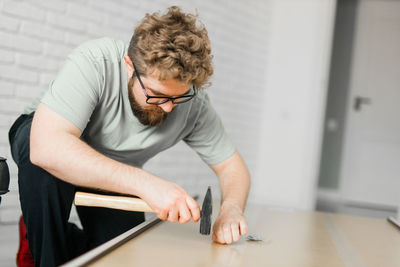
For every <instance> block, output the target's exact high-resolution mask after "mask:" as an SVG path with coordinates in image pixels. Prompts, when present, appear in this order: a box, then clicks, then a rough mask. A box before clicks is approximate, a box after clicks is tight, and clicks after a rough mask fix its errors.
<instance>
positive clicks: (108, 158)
mask: <svg viewBox="0 0 400 267" xmlns="http://www.w3.org/2000/svg"><path fill="white" fill-rule="evenodd" d="M211 58H212V56H211V49H210V42H209V39H208V36H207V31H206V29H205V28H204V27H203V26H202V25H197V22H196V16H194V15H191V14H185V13H182V12H181V10H180V9H179V8H178V7H171V8H169V10H168V12H167V13H166V14H164V15H161V14H159V13H154V14H151V15H149V14H147V15H146V16H145V18H144V19H143V20H142V22H141V23H140V25H139V26H137V27H136V29H135V31H134V35H133V37H132V39H131V42H130V45H129V47H126V46H125V45H124V44H123V43H122V42H120V41H116V40H113V39H110V38H102V39H98V40H94V41H90V42H87V43H85V44H83V45H81V46H80V47H78V48H77V49H75V50H74V51H73V52H72V53H71V55H69V57H68V59H67V61H66V63H65V64H64V66H63V67H62V69H61V70H60V72H59V73H58V75H57V76H56V77H55V79H54V81H53V82H51V84H50V86H49V89H48V90H47V92H45V94H44V95H43V97H41V98H40V103H39V104H33V105H32V107H30V108H28V109H27V110H26V111H25V113H26V114H24V115H22V116H21V117H20V118H19V119H18V120H17V121H16V122H15V123H14V125H13V127H12V128H11V130H10V143H11V147H12V154H13V157H14V159H15V161H16V162H17V164H18V167H19V190H20V201H21V207H22V213H23V220H24V223H25V224H26V229H27V237H28V242H29V248H30V250H31V252H32V254H33V257H34V260H35V265H38V266H39V265H41V266H53V265H58V264H60V263H63V262H65V261H67V260H69V259H71V258H73V257H75V256H77V255H79V254H81V253H83V252H84V251H86V250H88V249H90V248H92V247H94V246H97V245H99V244H101V243H103V242H105V241H107V240H109V239H111V238H113V237H115V236H117V235H119V234H121V233H122V232H124V231H126V230H128V229H130V228H132V227H134V226H135V225H137V224H139V223H141V222H142V221H143V220H144V215H143V213H139V212H126V211H119V210H111V209H103V208H92V207H77V212H78V215H79V218H80V220H81V223H82V226H83V232H82V231H80V230H79V229H78V228H77V227H76V226H74V225H72V224H70V223H68V218H69V214H70V210H71V206H72V201H73V197H74V193H75V191H76V190H78V189H79V190H86V191H88V190H89V191H94V190H103V191H107V192H114V193H119V194H129V195H135V196H138V197H140V198H142V199H143V200H145V201H146V202H147V203H148V204H149V205H150V206H151V207H152V208H153V209H154V210H155V211H156V213H157V216H158V217H159V218H160V219H162V220H168V221H171V222H178V221H179V223H186V222H188V221H189V220H191V219H192V220H193V221H198V220H199V218H200V209H199V206H198V204H197V203H196V201H195V200H194V199H193V198H192V197H191V196H189V195H188V194H187V193H186V192H185V190H183V189H182V188H181V187H180V186H178V185H177V184H174V183H172V182H169V181H166V180H163V179H162V178H160V177H157V176H155V175H153V174H151V173H149V172H147V171H144V170H143V169H141V167H142V166H143V164H144V163H145V162H146V161H147V160H148V159H150V158H151V157H153V156H154V155H156V154H157V153H159V152H160V151H163V150H165V149H167V148H169V147H171V146H173V145H174V144H176V143H177V142H179V141H180V140H183V141H184V142H186V143H187V144H188V145H189V146H190V147H191V148H193V149H194V150H195V151H196V152H197V153H198V154H199V155H200V157H201V158H202V159H203V160H204V161H205V162H206V163H207V164H209V166H210V167H211V168H212V169H213V170H214V171H215V173H216V175H217V176H218V177H219V179H220V185H221V192H222V202H221V211H220V213H219V216H218V218H217V220H216V222H215V223H214V227H213V236H212V238H213V240H214V241H215V242H218V243H222V244H229V243H232V242H234V241H237V240H238V239H239V237H240V235H244V234H245V233H246V231H247V222H246V220H245V218H244V217H243V211H244V208H245V203H246V199H247V194H248V191H249V186H250V177H249V173H248V171H247V168H246V166H245V164H244V162H243V160H242V158H241V157H240V156H239V154H238V153H237V152H236V151H235V149H234V147H233V145H232V143H231V142H230V140H229V139H228V137H227V136H226V134H225V132H224V129H223V126H222V124H221V121H220V119H219V118H218V116H217V114H216V113H215V110H214V109H213V108H212V106H211V105H210V102H209V99H208V96H207V94H206V93H205V92H204V90H203V89H202V88H203V87H204V86H205V85H206V84H207V81H208V79H209V77H210V76H211V75H212V73H213V68H212V65H211ZM182 167H183V166H176V168H182Z"/></svg>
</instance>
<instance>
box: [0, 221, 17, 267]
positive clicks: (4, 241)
mask: <svg viewBox="0 0 400 267" xmlns="http://www.w3.org/2000/svg"><path fill="white" fill-rule="evenodd" d="M0 240H1V241H0V266H2V267H9V266H16V264H15V256H16V253H17V250H18V225H17V224H15V223H14V224H0Z"/></svg>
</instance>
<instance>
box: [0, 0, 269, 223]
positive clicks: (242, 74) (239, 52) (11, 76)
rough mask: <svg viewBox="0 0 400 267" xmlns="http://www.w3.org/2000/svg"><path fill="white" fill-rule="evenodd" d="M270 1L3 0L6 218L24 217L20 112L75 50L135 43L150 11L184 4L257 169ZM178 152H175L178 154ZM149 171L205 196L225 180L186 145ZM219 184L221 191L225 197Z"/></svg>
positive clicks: (213, 91) (1, 211) (1, 148)
mask: <svg viewBox="0 0 400 267" xmlns="http://www.w3.org/2000/svg"><path fill="white" fill-rule="evenodd" d="M269 3H270V1H263V0H251V1H240V0H235V1H212V0H201V1H200V0H191V1H183V0H182V1H162V0H157V1H145V0H135V1H131V0H119V1H113V0H89V1H83V0H74V1H66V0H65V1H62V0H11V1H10V0H0V155H1V156H5V157H7V158H8V163H9V166H10V170H11V192H10V193H8V194H7V195H5V196H4V197H3V201H2V204H1V206H0V222H4V221H7V222H14V221H17V219H18V216H19V213H20V210H19V203H18V189H17V170H16V166H15V164H14V163H13V162H12V159H11V156H10V152H9V146H8V138H7V132H8V129H9V127H10V126H11V124H12V122H13V121H14V120H15V118H16V117H17V116H18V115H19V114H20V113H21V112H22V110H23V108H24V107H25V106H26V105H28V104H29V103H30V102H31V101H32V100H33V99H34V98H35V97H36V96H37V95H39V94H40V92H42V91H43V90H45V89H46V88H47V86H48V83H49V81H50V80H51V79H52V77H53V76H54V75H55V74H56V73H57V69H58V68H59V67H60V65H61V64H62V62H63V60H64V59H65V57H66V56H67V55H68V53H69V52H70V51H71V50H72V49H73V48H74V47H76V46H77V45H79V44H80V43H82V42H84V41H86V40H89V39H93V38H97V37H101V36H110V37H113V38H117V39H121V40H123V41H125V42H128V41H129V40H130V37H131V33H132V31H133V28H134V26H135V25H136V23H137V22H138V21H139V20H140V19H141V18H142V17H143V15H144V14H145V13H146V12H154V11H157V10H165V8H166V7H167V6H170V5H173V4H177V5H180V6H182V7H183V8H184V10H187V11H190V12H195V9H196V8H197V9H198V11H199V14H200V19H201V20H202V21H203V22H204V24H205V25H206V27H207V29H208V31H209V35H210V38H211V41H212V46H213V54H214V56H215V60H214V65H215V76H214V77H213V80H212V81H213V86H212V87H211V88H209V93H210V95H211V98H212V102H213V103H214V104H215V108H216V109H217V111H218V112H219V114H220V115H221V117H222V120H223V121H224V124H225V127H226V130H227V131H228V133H229V134H230V136H231V138H232V139H233V141H234V143H235V144H236V145H237V148H238V149H239V151H240V152H241V154H242V155H243V157H244V159H245V161H246V162H247V163H248V166H249V168H250V171H251V172H252V173H253V172H254V171H255V170H256V167H257V166H256V163H257V155H258V151H257V148H258V140H259V139H260V136H259V132H260V129H259V124H258V122H259V121H260V120H261V114H262V105H261V104H260V103H258V104H255V103H254V102H257V101H260V100H261V99H262V97H263V94H264V91H265V88H264V86H265V85H264V84H265V77H264V75H260V74H263V73H265V66H266V49H267V45H268V44H267V41H268V28H267V26H268V12H269ZM171 155H173V156H172V157H171ZM145 168H146V169H148V170H151V171H152V172H154V173H156V174H158V175H160V176H162V177H165V178H167V179H170V180H173V181H176V182H177V183H179V184H181V185H182V186H183V187H184V188H186V189H187V190H188V191H189V192H190V193H192V194H195V193H200V194H203V193H204V191H205V188H206V186H207V185H209V184H211V185H213V186H214V189H217V184H218V181H217V179H216V178H215V177H214V175H213V173H212V172H211V171H210V170H209V169H208V167H207V166H206V165H205V164H204V163H202V162H201V161H200V159H199V158H198V157H197V155H195V154H194V153H193V152H192V151H190V149H188V148H187V147H186V146H185V145H183V144H179V145H177V146H176V147H174V148H172V149H171V150H169V151H166V152H163V153H162V154H160V155H159V156H157V157H156V158H154V159H153V160H152V161H150V162H149V163H148V164H147V165H146V166H145ZM217 191H218V190H214V192H215V194H216V195H217V194H218V192H217Z"/></svg>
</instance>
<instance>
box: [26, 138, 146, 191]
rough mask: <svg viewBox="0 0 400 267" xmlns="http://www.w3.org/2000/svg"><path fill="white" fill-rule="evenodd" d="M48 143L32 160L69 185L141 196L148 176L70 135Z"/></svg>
mask: <svg viewBox="0 0 400 267" xmlns="http://www.w3.org/2000/svg"><path fill="white" fill-rule="evenodd" d="M47 142H48V144H47V145H46V147H44V148H41V152H39V153H40V155H38V156H37V157H36V158H37V160H36V162H35V163H36V164H37V165H39V166H40V167H42V168H43V169H45V170H46V171H48V172H49V173H51V174H53V175H54V176H56V177H58V178H60V179H62V180H64V181H66V182H69V183H71V184H75V185H79V186H84V187H91V188H98V189H103V190H107V191H114V192H120V193H127V194H136V195H140V191H141V190H140V188H141V186H143V184H144V183H143V181H144V180H146V178H148V177H146V176H151V174H149V173H147V172H145V171H143V170H141V169H138V168H134V167H132V166H129V165H127V164H123V163H120V162H118V161H115V160H113V159H111V158H108V157H106V156H104V155H102V154H101V153H99V152H97V151H96V150H94V149H93V148H91V147H90V146H89V145H87V144H86V143H85V142H83V141H82V140H80V139H79V138H77V137H75V136H73V135H70V134H62V135H61V136H60V135H58V136H57V140H51V139H50V140H47ZM32 149H35V148H34V147H32ZM133 177H134V178H133Z"/></svg>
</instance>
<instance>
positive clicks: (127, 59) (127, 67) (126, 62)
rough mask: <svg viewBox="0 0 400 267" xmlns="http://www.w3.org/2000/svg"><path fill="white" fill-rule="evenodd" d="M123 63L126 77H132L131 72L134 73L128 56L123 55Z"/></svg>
mask: <svg viewBox="0 0 400 267" xmlns="http://www.w3.org/2000/svg"><path fill="white" fill-rule="evenodd" d="M124 61H125V66H126V70H127V71H128V76H129V77H132V75H133V72H134V69H133V64H132V60H131V59H130V58H129V56H128V55H125V56H124Z"/></svg>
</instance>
